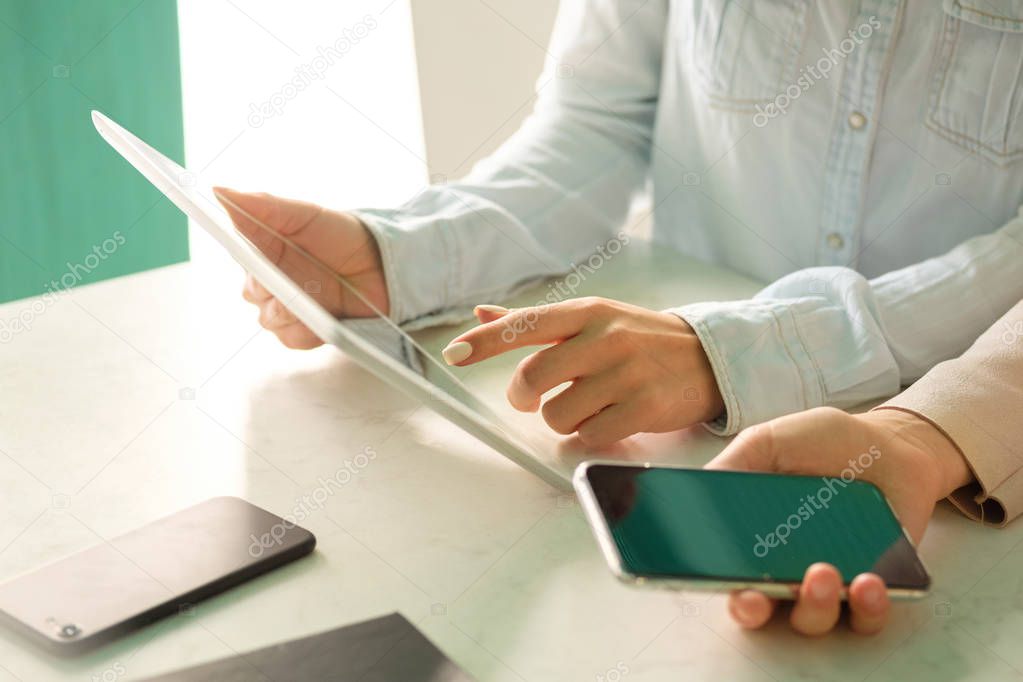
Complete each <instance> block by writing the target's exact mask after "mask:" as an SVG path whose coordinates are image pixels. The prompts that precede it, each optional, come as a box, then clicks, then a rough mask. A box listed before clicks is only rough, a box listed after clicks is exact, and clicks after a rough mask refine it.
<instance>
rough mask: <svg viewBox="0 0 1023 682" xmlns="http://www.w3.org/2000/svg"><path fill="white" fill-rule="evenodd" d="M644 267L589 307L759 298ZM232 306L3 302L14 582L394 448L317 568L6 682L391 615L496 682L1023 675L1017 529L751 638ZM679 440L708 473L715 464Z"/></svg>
mask: <svg viewBox="0 0 1023 682" xmlns="http://www.w3.org/2000/svg"><path fill="white" fill-rule="evenodd" d="M629 252H630V253H629V255H628V256H626V257H622V258H619V259H616V261H615V262H613V263H611V264H610V265H608V266H607V267H606V268H605V269H604V270H602V271H601V272H600V273H599V277H594V278H592V280H589V281H587V282H586V283H585V284H584V286H582V287H581V288H580V290H579V291H578V293H580V294H586V293H603V294H607V295H616V296H618V297H620V298H628V299H631V300H633V301H635V302H638V303H642V304H646V305H650V306H663V305H668V304H669V303H681V302H685V301H691V300H698V299H707V298H727V297H742V296H746V295H749V294H750V293H751V292H752V291H754V290H755V288H756V285H755V284H754V283H752V282H748V281H746V280H743V279H742V278H738V277H735V276H732V275H728V274H726V273H723V272H719V271H716V270H713V269H711V268H708V267H706V266H702V265H699V264H694V263H691V262H689V261H684V260H681V259H677V258H674V257H672V258H668V257H667V256H665V255H664V254H661V255H660V256H658V257H656V258H652V257H651V255H650V253H649V252H645V251H644V250H643V249H641V248H639V247H636V248H633V247H630V248H629ZM626 275H627V276H628V281H630V282H631V284H630V286H629V287H624V288H623V287H621V286H618V285H616V282H619V283H620V282H623V281H626V280H625V276H626ZM238 290H239V274H238V272H237V271H236V270H234V269H233V268H231V267H230V266H229V264H225V263H223V262H220V261H216V260H215V259H214V260H207V261H206V262H198V263H192V264H187V265H180V266H174V267H169V268H164V269H161V270H156V271H153V272H148V273H144V274H140V275H136V276H131V277H125V278H121V279H117V280H113V281H109V282H105V283H101V284H98V285H93V286H88V287H82V288H80V289H78V290H76V291H74V292H72V293H71V294H69V295H68V296H66V297H61V298H60V300H58V301H57V302H55V303H53V304H50V305H42V304H41V301H36V302H33V301H31V300H28V301H19V302H15V303H10V304H7V305H4V306H0V320H9V319H10V318H12V317H15V316H17V315H26V317H30V318H31V319H30V322H31V326H32V328H31V330H30V331H25V332H23V333H20V334H16V335H15V336H14V337H13V338H11V339H10V340H9V341H8V342H7V343H4V344H2V345H0V353H2V357H3V362H2V364H0V393H2V395H3V402H2V405H0V513H2V519H3V523H2V524H0V579H6V578H8V577H11V576H14V575H16V574H18V573H20V572H23V571H27V570H30V569H32V568H34V567H36V566H39V565H41V564H43V563H45V562H49V561H52V560H54V559H57V558H59V557H61V556H64V555H66V554H69V553H71V552H74V551H76V550H79V549H82V548H84V547H87V546H89V545H92V544H94V543H97V542H102V541H103V540H104V539H105V538H111V537H113V536H116V535H118V534H120V533H122V532H125V531H127V530H129V529H131V528H133V527H136V526H138V525H140V524H142V523H145V522H147V521H149V520H152V519H155V518H157V517H159V516H163V515H166V514H169V513H171V512H174V511H176V510H178V509H180V508H182V507H185V506H188V505H190V504H193V503H195V502H198V501H200V500H202V499H205V498H207V497H210V496H214V495H222V494H229V495H238V496H242V497H245V498H247V499H249V500H251V501H252V502H254V503H256V504H258V505H261V506H263V507H266V508H267V509H270V510H271V511H274V512H276V513H278V514H288V513H290V512H292V511H293V510H294V509H295V508H296V506H297V505H299V504H301V502H300V501H299V500H300V498H301V497H302V496H318V497H321V498H322V497H323V492H322V490H321V491H320V492H319V493H317V491H318V490H319V489H320V488H322V486H323V484H322V483H321V482H320V481H321V479H324V478H327V477H330V476H333V475H334V474H335V472H337V471H338V470H339V469H340V468H342V467H343V466H344V464H345V460H351V459H352V458H354V457H355V456H356V455H357V454H359V453H360V452H363V451H364V449H365V448H367V447H370V448H372V449H373V450H374V451H375V452H376V453H377V456H376V457H375V458H374V459H373V460H372V461H371V462H370V463H369V464H368V465H367V466H365V467H364V468H363V469H362V470H360V471H359V473H358V474H357V476H355V477H354V479H353V480H351V482H349V483H348V484H347V485H345V486H343V487H342V488H340V489H332V492H330V494H329V495H327V499H326V501H325V503H324V504H323V507H322V508H320V509H314V510H313V511H312V512H311V514H310V515H309V518H308V519H306V521H305V522H304V525H305V526H307V527H308V528H310V529H311V530H312V531H313V532H315V533H316V535H317V536H318V538H319V545H318V548H317V550H316V552H315V554H314V555H313V556H311V557H308V558H306V559H304V560H302V561H300V562H298V563H296V564H294V565H292V566H289V567H287V568H285V569H283V570H280V571H276V572H275V573H273V574H272V575H268V576H265V577H263V578H260V579H258V580H256V581H254V582H252V583H249V584H247V585H245V586H243V587H241V588H238V589H235V590H232V591H231V592H229V593H227V594H224V595H222V596H220V597H217V598H215V599H212V600H210V601H208V602H205V603H203V604H201V605H200V606H198V607H197V608H196V609H195V610H194V611H192V612H190V613H185V614H182V615H178V616H176V617H174V618H171V619H168V620H166V621H163V622H160V623H158V624H156V625H154V626H152V627H149V628H147V629H145V630H143V631H141V632H139V633H137V634H135V635H134V636H131V637H128V638H126V639H124V640H122V641H120V642H119V643H116V644H114V645H112V646H109V647H107V648H105V649H102V650H100V651H97V652H95V653H94V654H91V655H89V656H87V657H85V658H82V659H76V660H57V659H54V658H51V657H49V656H47V655H46V654H43V653H41V652H40V651H38V650H36V649H33V648H26V647H25V646H24V644H23V642H22V641H21V640H20V639H16V638H14V637H13V636H11V635H9V634H8V633H6V632H4V631H0V682H9V681H10V680H24V681H26V682H29V681H31V682H36V681H37V680H75V679H77V680H91V679H101V680H116V679H130V678H136V677H141V676H145V675H149V674H153V673H157V672H163V671H167V670H170V669H173V668H177V667H182V666H185V665H190V664H194V663H199V662H204V661H208V660H211V659H214V658H219V657H223V656H227V655H230V654H232V653H234V652H240V651H246V650H250V649H254V648H257V647H262V646H265V645H268V644H270V643H273V642H277V641H281V640H285V639H290V638H295V637H300V636H303V635H306V634H311V633H314V632H318V631H322V630H326V629H330V628H333V627H337V626H339V625H343V624H346V623H351V622H354V621H358V620H362V619H365V618H368V617H372V616H376V615H379V614H383V613H387V612H391V611H400V612H402V613H403V614H405V616H406V617H408V618H409V619H410V620H411V621H413V622H414V623H416V624H417V625H418V627H419V628H421V629H422V630H423V631H424V632H425V633H426V634H427V636H429V637H430V638H431V639H432V640H433V641H434V642H435V643H436V644H437V645H439V646H440V647H441V648H442V649H443V650H444V651H445V652H446V653H447V654H448V655H449V656H451V657H452V658H453V659H454V660H455V661H457V662H458V663H460V664H461V665H462V666H464V667H465V668H466V669H467V670H468V671H469V672H470V673H471V674H472V675H474V676H475V677H477V678H478V679H479V680H481V681H487V680H501V681H504V680H519V681H521V680H525V681H527V682H542V681H546V680H550V681H556V682H564V681H566V680H609V681H613V680H619V679H621V680H629V681H635V682H639V681H640V680H674V679H687V680H688V679H715V680H718V679H722V680H792V679H807V680H811V679H812V680H818V679H835V680H864V679H869V680H907V679H927V680H932V681H933V680H958V679H964V680H966V679H969V680H1010V679H1017V678H1021V677H1023V675H1021V674H1020V672H1019V671H1020V670H1023V647H1020V646H1019V642H1020V641H1021V640H1023V610H1021V606H1023V549H1021V548H1020V546H1019V543H1020V540H1021V539H1023V525H1020V524H1016V525H1015V526H1013V527H1011V528H1009V529H1008V530H1003V531H997V530H990V529H985V528H981V527H979V526H976V525H973V524H971V523H968V522H967V521H965V520H963V519H961V518H960V517H958V516H957V515H956V514H955V513H953V512H952V511H951V510H949V509H948V508H945V507H942V508H940V509H939V510H938V512H937V515H936V519H935V521H934V522H933V524H932V526H931V529H930V531H929V533H928V535H927V538H926V540H925V541H924V543H923V547H922V552H923V555H924V557H925V560H926V561H927V562H928V564H929V566H930V568H931V569H932V571H933V573H934V575H935V578H936V585H935V588H936V589H935V592H934V594H933V596H932V597H931V598H929V599H926V600H924V601H921V602H918V603H914V604H911V605H904V606H900V607H899V608H897V609H896V612H895V615H894V620H893V622H892V623H891V626H890V627H889V628H888V630H887V631H886V632H885V633H884V634H883V635H881V636H878V637H875V638H872V639H862V638H858V637H855V636H852V635H850V634H848V633H846V632H842V633H839V634H837V635H835V636H832V637H829V638H827V639H825V640H818V641H807V640H804V639H801V638H798V637H796V636H794V635H792V634H790V633H789V632H788V631H787V629H786V628H785V627H784V626H783V625H780V624H779V625H776V626H773V627H770V628H768V629H767V630H765V631H762V632H757V633H745V632H743V631H741V630H739V629H738V628H737V627H736V626H734V625H733V624H732V623H731V622H730V621H729V619H728V618H727V615H726V613H725V611H724V602H723V599H722V597H721V596H718V595H707V594H670V593H662V592H652V591H637V590H633V589H629V588H627V587H625V586H622V585H620V584H618V583H617V582H616V581H615V580H614V579H613V578H612V577H611V576H610V574H609V573H608V571H607V570H606V568H605V566H604V564H603V562H602V560H601V558H600V556H599V555H598V552H597V548H596V546H595V544H594V542H593V541H592V539H591V536H590V533H589V530H588V528H587V526H586V524H585V522H584V521H583V518H582V515H581V513H580V510H579V508H578V506H577V505H576V503H575V501H574V500H573V499H572V498H571V497H569V496H566V495H563V494H559V493H557V492H556V491H553V490H552V489H551V488H549V487H547V486H546V485H544V484H542V483H540V482H539V481H538V480H536V479H534V478H533V477H532V476H530V475H529V474H527V473H525V472H524V471H522V470H519V469H517V468H516V467H514V466H513V465H511V464H509V463H508V462H507V461H505V460H504V459H503V458H502V457H501V456H499V455H498V454H496V453H495V452H493V451H491V450H490V449H488V448H487V447H486V446H483V445H481V444H480V443H478V442H477V441H475V440H474V439H473V438H471V437H469V436H467V435H466V434H464V433H462V432H461V431H459V430H458V429H457V428H455V427H453V426H451V425H449V424H447V423H446V422H444V421H442V420H440V419H439V418H437V417H435V416H434V415H432V414H431V413H430V412H429V410H427V409H425V408H420V407H419V406H418V405H416V404H415V403H414V402H412V401H410V400H409V399H407V398H406V397H404V396H403V395H402V394H401V393H399V392H397V391H396V390H394V389H392V388H389V387H388V386H386V385H383V384H382V383H380V382H379V381H377V380H376V379H374V378H373V377H372V376H370V375H368V374H367V373H366V372H365V371H363V370H361V369H360V368H358V367H356V366H354V365H353V364H352V363H351V362H349V361H347V360H346V358H345V357H343V356H342V355H341V354H340V353H338V352H336V351H334V350H332V349H319V350H317V351H313V352H307V353H299V352H292V351H288V350H286V349H284V348H282V347H280V346H279V345H278V344H277V343H276V341H275V339H274V338H273V337H272V336H270V335H269V334H267V333H262V332H260V331H259V329H258V327H257V326H256V324H255V320H254V314H253V311H252V310H251V309H250V308H248V307H247V306H246V305H244V304H243V303H242V302H241V301H240V299H239V298H238V296H237V293H238ZM522 300H523V302H527V301H529V300H530V296H528V295H527V296H524V297H523V299H522ZM33 303H35V308H34V309H33ZM26 311H30V312H29V313H26ZM447 333H448V332H445V333H444V334H436V335H433V336H432V337H431V340H432V341H433V342H435V343H436V342H439V341H440V340H441V339H442V337H443V338H446V334H447ZM498 365H499V363H498ZM493 371H495V372H498V373H500V372H506V371H507V367H500V366H495V368H494V370H493ZM685 442H686V446H685V454H684V457H685V459H686V460H687V461H691V462H692V463H694V464H700V463H702V462H704V461H706V460H707V459H708V458H709V457H710V456H712V455H713V454H714V453H715V452H716V451H717V450H718V449H720V447H721V446H722V442H721V441H719V440H717V439H715V438H713V437H711V436H709V435H706V434H702V433H700V434H695V435H690V436H687V437H686V439H685Z"/></svg>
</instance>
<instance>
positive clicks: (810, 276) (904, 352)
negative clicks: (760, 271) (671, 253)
mask: <svg viewBox="0 0 1023 682" xmlns="http://www.w3.org/2000/svg"><path fill="white" fill-rule="evenodd" d="M1020 298H1023V219H1021V218H1019V217H1017V218H1016V219H1014V220H1013V221H1011V222H1010V223H1008V224H1007V225H1005V226H1004V227H1003V228H1001V229H1000V230H998V231H996V232H994V233H991V234H987V235H983V236H979V237H976V238H974V239H971V240H969V241H967V242H964V243H963V244H961V245H960V246H958V247H956V248H955V249H953V250H952V251H950V252H949V253H947V254H944V255H943V256H940V257H938V258H933V259H930V260H927V261H924V262H922V263H918V264H916V265H913V266H910V267H908V268H904V269H902V270H899V271H895V272H891V273H888V274H886V275H883V276H881V277H878V278H876V279H874V280H867V279H866V278H865V277H863V276H862V275H860V274H859V273H857V272H855V271H854V270H852V269H850V268H835V267H832V268H809V269H806V270H800V271H797V272H795V273H793V274H791V275H789V276H786V277H784V278H782V279H781V280H778V281H777V282H775V283H773V284H772V285H770V286H769V287H767V288H766V289H764V290H763V291H762V292H760V293H759V294H758V295H757V296H756V297H755V298H754V299H753V300H751V301H735V302H726V303H706V304H699V305H695V306H685V307H683V308H679V309H677V310H676V311H674V312H676V313H677V314H679V315H680V316H681V317H683V318H684V319H686V321H688V322H689V323H690V324H691V325H692V326H693V328H694V329H695V330H696V331H697V333H698V334H699V335H700V339H701V341H702V342H703V343H704V345H705V347H707V349H708V355H709V356H710V357H711V359H712V362H714V365H715V367H714V369H715V376H716V377H717V378H718V382H719V385H720V386H721V390H722V395H723V396H724V398H725V404H726V409H727V410H728V414H727V423H721V424H718V430H719V431H720V432H723V433H734V432H735V431H737V430H739V429H741V428H744V427H745V426H748V425H750V424H754V423H758V422H761V421H766V420H767V419H771V418H773V417H776V416H779V415H782V414H788V413H791V412H797V411H800V410H804V409H808V408H812V407H816V406H820V405H831V406H836V407H851V406H854V405H857V404H860V403H863V402H866V401H870V400H876V399H878V398H882V397H885V396H888V395H892V394H894V393H895V392H897V391H898V390H899V388H900V386H901V385H903V384H905V383H908V382H909V381H912V380H913V379H915V378H917V377H919V376H921V375H922V374H923V373H924V372H926V371H927V370H928V369H930V368H931V367H932V366H933V365H934V364H935V363H937V362H940V361H942V360H945V359H948V358H950V357H955V356H956V355H958V354H960V353H962V352H963V351H964V350H965V349H966V347H967V346H969V344H970V343H971V342H972V341H973V340H974V339H976V338H977V337H978V336H979V335H980V334H981V333H982V332H983V331H984V330H985V329H987V328H988V327H989V326H990V325H991V324H992V323H993V322H994V321H995V320H996V319H998V317H999V316H1000V315H1001V314H1002V313H1004V312H1005V310H1007V309H1008V308H1009V307H1010V306H1011V305H1012V303H1013V302H1015V301H1017V300H1019V299H1020Z"/></svg>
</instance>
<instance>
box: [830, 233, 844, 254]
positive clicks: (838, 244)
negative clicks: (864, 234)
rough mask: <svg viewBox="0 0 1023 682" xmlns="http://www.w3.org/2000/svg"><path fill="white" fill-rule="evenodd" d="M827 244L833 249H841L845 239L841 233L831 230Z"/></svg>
mask: <svg viewBox="0 0 1023 682" xmlns="http://www.w3.org/2000/svg"><path fill="white" fill-rule="evenodd" d="M828 246H829V247H831V248H832V249H833V250H835V251H841V250H842V247H843V246H845V240H844V239H842V235H840V234H838V233H837V232H832V233H831V234H829V235H828Z"/></svg>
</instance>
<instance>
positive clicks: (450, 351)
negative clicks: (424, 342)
mask: <svg viewBox="0 0 1023 682" xmlns="http://www.w3.org/2000/svg"><path fill="white" fill-rule="evenodd" d="M586 319H587V318H586V315H585V314H584V312H583V310H582V307H581V306H579V305H577V304H576V303H575V302H574V301H566V302H563V303H551V304H547V305H540V306H532V307H529V308H517V309H515V310H512V311H510V312H509V313H508V314H507V315H504V316H503V317H501V318H499V319H496V320H493V321H491V322H487V323H485V324H481V325H480V326H478V327H475V328H474V329H471V330H469V331H467V332H466V333H464V334H462V335H461V336H458V337H456V338H455V339H454V340H452V341H451V343H449V344H448V346H447V348H445V349H444V350H443V351H442V354H443V355H444V360H445V361H446V362H447V363H448V364H449V365H459V366H465V365H471V364H474V363H477V362H479V361H481V360H486V359H487V358H492V357H494V356H495V355H500V354H501V353H505V352H507V351H510V350H514V349H516V348H524V347H526V346H537V345H545V344H550V343H558V342H560V341H564V340H565V339H569V338H571V337H573V336H575V335H576V334H578V333H579V332H580V331H582V328H583V326H584V325H585V323H586Z"/></svg>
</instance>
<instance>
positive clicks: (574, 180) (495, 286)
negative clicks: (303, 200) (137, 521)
mask: <svg viewBox="0 0 1023 682" xmlns="http://www.w3.org/2000/svg"><path fill="white" fill-rule="evenodd" d="M666 15H667V5H666V2H665V0H591V1H590V2H580V1H567V2H564V3H563V4H562V7H561V10H560V12H559V18H558V22H557V25H556V28H555V35H554V38H553V40H552V47H551V50H552V52H553V53H554V54H557V55H558V56H557V57H556V58H551V59H550V60H549V61H548V64H547V66H546V69H545V72H544V75H543V76H542V77H541V78H540V81H539V83H538V86H537V87H538V101H537V106H536V111H535V112H534V113H533V114H532V116H531V117H530V118H529V120H528V121H527V122H526V123H525V125H524V126H523V127H522V129H521V130H520V131H519V132H517V133H516V134H515V135H514V136H513V137H512V138H511V139H510V140H509V141H507V142H506V143H505V144H504V145H502V147H501V148H500V149H499V150H498V151H497V152H496V153H495V154H494V155H493V156H492V157H490V158H488V159H486V160H484V161H482V162H481V163H480V164H479V165H478V166H477V167H476V168H475V169H473V171H472V173H471V174H470V175H469V176H468V177H467V178H465V179H464V180H462V181H459V182H453V183H449V184H443V185H435V186H432V187H430V188H428V189H426V190H424V191H423V192H421V193H420V194H418V195H417V196H416V197H414V198H413V199H412V200H411V201H409V202H408V203H406V204H405V205H404V206H402V207H400V208H398V209H391V210H372V209H367V210H361V211H356V214H357V215H358V216H359V217H360V218H361V219H362V220H363V222H365V223H366V225H367V226H368V227H369V228H370V230H371V231H372V232H373V233H374V235H375V236H376V237H377V240H378V242H380V245H381V251H382V254H383V256H384V266H385V271H386V274H387V281H388V285H389V287H388V288H389V291H390V293H391V300H392V304H393V306H394V309H395V310H394V314H393V317H394V318H395V319H396V320H398V321H399V322H402V323H408V322H412V323H413V324H417V325H424V324H427V323H430V322H433V321H441V320H442V319H444V316H445V315H448V316H450V315H453V314H454V315H458V314H465V313H467V312H468V311H469V310H470V309H471V306H472V305H473V304H476V303H485V302H487V301H492V300H499V299H501V298H504V297H506V296H507V295H508V294H509V292H511V291H512V290H513V289H514V288H515V287H517V286H519V285H521V284H523V283H527V282H530V281H532V280H536V279H537V278H541V277H546V276H551V275H555V274H560V273H565V272H568V271H569V269H570V268H571V267H572V265H573V264H575V263H578V262H580V261H582V260H583V259H584V258H586V257H588V256H589V255H590V254H592V253H593V252H595V251H596V250H597V249H598V248H599V247H601V246H602V245H605V244H606V243H607V242H608V241H609V240H611V239H614V238H615V235H616V234H617V233H618V232H619V230H620V229H621V228H622V227H623V224H624V222H625V219H626V216H627V213H628V210H629V207H630V204H631V199H632V197H633V195H634V194H635V193H636V192H637V191H639V190H641V189H642V187H643V185H644V182H645V179H646V177H647V173H648V168H649V162H650V149H651V144H652V143H651V139H652V134H653V124H654V116H655V112H656V110H657V96H658V90H659V84H660V72H661V52H662V50H661V46H662V44H663V34H664V27H665V17H666Z"/></svg>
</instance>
